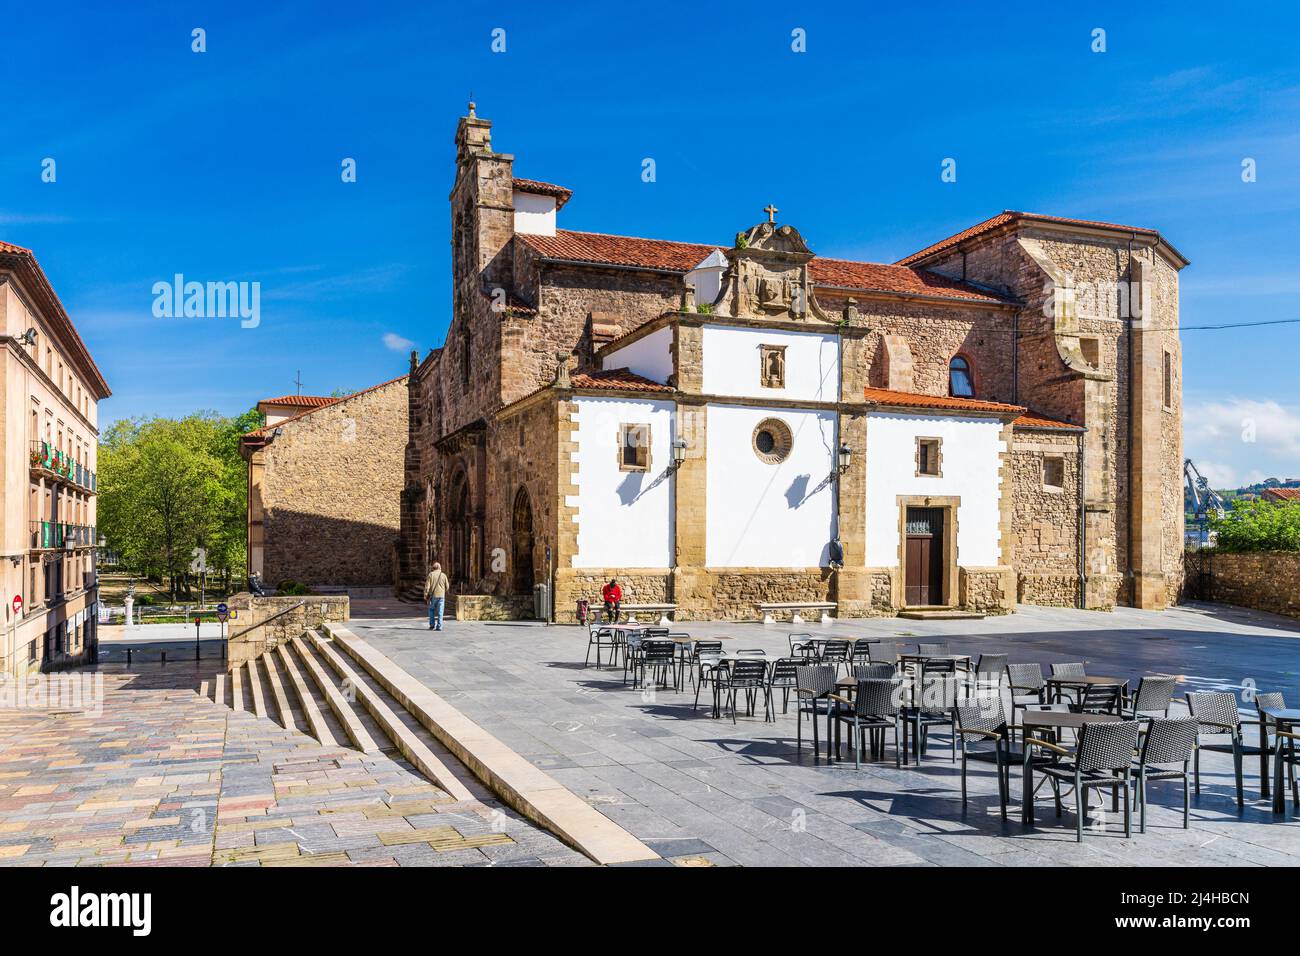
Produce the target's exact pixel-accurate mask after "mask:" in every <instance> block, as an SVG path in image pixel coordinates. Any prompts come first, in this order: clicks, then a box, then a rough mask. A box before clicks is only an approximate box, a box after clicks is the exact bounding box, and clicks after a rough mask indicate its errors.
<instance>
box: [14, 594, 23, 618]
mask: <svg viewBox="0 0 1300 956" xmlns="http://www.w3.org/2000/svg"><path fill="white" fill-rule="evenodd" d="M14 613H15V614H22V613H23V596H22V595H21V594H15V595H14Z"/></svg>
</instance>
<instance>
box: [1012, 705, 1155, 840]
mask: <svg viewBox="0 0 1300 956" xmlns="http://www.w3.org/2000/svg"><path fill="white" fill-rule="evenodd" d="M1140 726H1141V724H1139V722H1138V721H1136V720H1123V721H1118V722H1116V723H1101V722H1100V721H1098V722H1096V723H1086V724H1084V725H1083V729H1082V730H1080V731H1079V744H1078V746H1077V747H1076V748H1075V749H1074V751H1073V752H1071V751H1069V750H1068V749H1066V748H1065V747H1061V746H1059V745H1058V744H1054V743H1049V742H1048V741H1045V740H1038V739H1036V738H1034V737H1027V738H1026V739H1025V746H1026V747H1036V748H1038V749H1039V750H1045V751H1048V752H1049V753H1054V754H1056V755H1058V756H1059V757H1061V758H1062V759H1061V760H1060V761H1059V762H1056V763H1044V764H1037V765H1035V763H1034V762H1033V761H1031V762H1030V767H1029V779H1028V781H1027V782H1026V788H1027V789H1028V791H1029V792H1030V793H1033V781H1034V770H1035V767H1036V768H1037V770H1038V772H1039V773H1041V774H1043V775H1044V776H1046V777H1047V778H1049V779H1050V780H1051V781H1052V790H1053V793H1054V794H1055V796H1056V815H1057V816H1058V817H1059V816H1060V815H1061V784H1062V783H1065V784H1071V785H1073V787H1074V810H1075V814H1076V815H1077V816H1076V820H1075V826H1076V837H1075V839H1076V840H1077V841H1078V842H1079V843H1082V842H1083V815H1084V807H1085V806H1086V795H1087V791H1089V790H1092V789H1103V788H1104V789H1109V790H1111V792H1112V794H1113V799H1114V809H1116V810H1118V809H1119V806H1118V804H1119V799H1120V792H1119V791H1120V790H1121V789H1122V790H1123V791H1124V795H1123V796H1124V835H1125V836H1126V837H1131V836H1132V835H1133V816H1132V810H1131V807H1130V799H1129V798H1130V796H1131V789H1130V780H1131V778H1132V774H1133V750H1134V748H1135V747H1136V746H1137V739H1138V728H1139V727H1140ZM1026 803H1027V805H1028V808H1029V821H1028V822H1029V824H1030V825H1031V826H1032V825H1033V822H1034V803H1033V800H1032V799H1029V800H1027V801H1026Z"/></svg>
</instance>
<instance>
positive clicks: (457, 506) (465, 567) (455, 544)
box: [446, 471, 473, 585]
mask: <svg viewBox="0 0 1300 956" xmlns="http://www.w3.org/2000/svg"><path fill="white" fill-rule="evenodd" d="M447 509H448V510H447V516H446V517H447V524H446V527H447V562H448V564H449V565H450V567H449V568H448V569H447V574H448V577H450V578H451V581H452V583H453V584H456V585H465V584H467V583H469V578H470V573H471V570H470V569H471V562H470V548H471V547H472V541H473V535H472V534H471V529H470V520H471V516H470V496H469V478H468V476H466V474H465V472H463V471H458V472H457V473H456V476H455V477H454V478H453V479H452V480H451V494H449V495H448V496H447Z"/></svg>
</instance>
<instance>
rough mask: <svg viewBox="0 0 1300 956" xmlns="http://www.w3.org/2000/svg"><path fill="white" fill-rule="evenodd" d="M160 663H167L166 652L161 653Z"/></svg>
mask: <svg viewBox="0 0 1300 956" xmlns="http://www.w3.org/2000/svg"><path fill="white" fill-rule="evenodd" d="M162 663H164V664H166V663H167V652H166V651H163V652H162Z"/></svg>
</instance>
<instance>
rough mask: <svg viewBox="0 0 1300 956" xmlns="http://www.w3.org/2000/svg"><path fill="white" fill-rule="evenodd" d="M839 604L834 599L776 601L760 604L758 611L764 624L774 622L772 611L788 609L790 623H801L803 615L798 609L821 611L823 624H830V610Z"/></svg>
mask: <svg viewBox="0 0 1300 956" xmlns="http://www.w3.org/2000/svg"><path fill="white" fill-rule="evenodd" d="M838 607H839V605H838V604H837V603H836V602H834V601H778V602H776V603H773V604H760V605H759V606H758V611H759V613H760V614H762V615H763V623H764V624H775V623H776V618H774V617H773V616H772V612H773V611H789V612H790V623H791V624H803V623H804V619H803V615H802V614H800V613H799V612H800V611H821V612H822V618H821V622H822V623H823V624H830V623H831V621H832V618H831V616H830V613H829V612H831V611H834V610H835V609H836V608H838Z"/></svg>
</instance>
